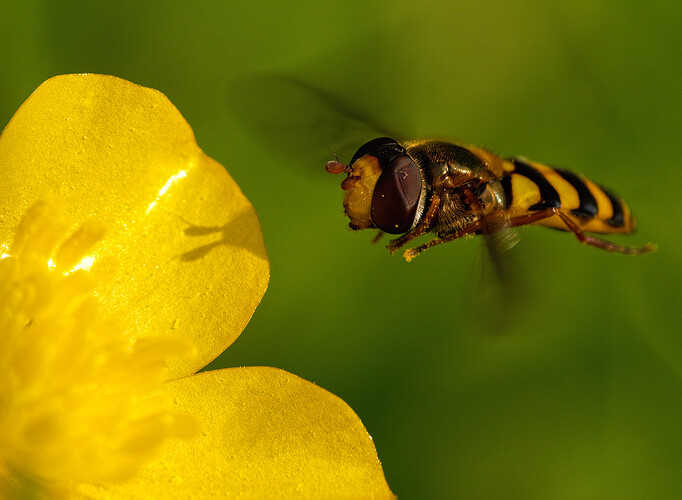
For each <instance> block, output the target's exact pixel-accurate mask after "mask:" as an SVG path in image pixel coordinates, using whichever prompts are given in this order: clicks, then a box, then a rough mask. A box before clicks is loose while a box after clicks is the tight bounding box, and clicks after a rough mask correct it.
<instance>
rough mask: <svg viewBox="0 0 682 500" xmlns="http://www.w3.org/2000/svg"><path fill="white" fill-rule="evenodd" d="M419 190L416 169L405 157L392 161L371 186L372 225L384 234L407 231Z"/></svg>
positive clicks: (415, 211)
mask: <svg viewBox="0 0 682 500" xmlns="http://www.w3.org/2000/svg"><path fill="white" fill-rule="evenodd" d="M421 190H422V176H421V172H420V171H419V167H417V165H416V164H415V163H414V162H413V161H412V159H411V158H410V157H409V156H407V155H402V156H397V157H396V158H394V159H393V160H392V161H391V164H390V165H389V166H388V167H387V168H384V170H383V171H382V172H381V175H380V176H379V179H378V180H377V183H376V186H375V187H374V194H373V195H372V209H371V212H370V213H371V217H372V222H374V225H375V226H377V227H378V228H379V229H381V230H382V231H384V232H386V233H391V234H402V233H405V232H407V231H408V230H409V229H410V228H411V227H412V224H413V223H414V218H415V215H416V213H417V208H418V206H419V196H420V195H421Z"/></svg>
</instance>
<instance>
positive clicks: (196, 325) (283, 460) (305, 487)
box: [0, 75, 392, 498]
mask: <svg viewBox="0 0 682 500" xmlns="http://www.w3.org/2000/svg"><path fill="white" fill-rule="evenodd" d="M45 199H50V200H55V201H53V202H52V203H57V204H58V205H59V207H60V209H59V213H61V214H63V216H64V220H65V221H68V222H63V221H61V220H59V219H58V218H57V217H56V215H55V210H54V209H51V208H50V207H51V206H52V204H43V203H39V201H40V200H45ZM32 207H33V208H32ZM24 214H26V217H24ZM22 217H23V221H22ZM0 254H1V255H0V257H3V258H2V259H0V494H2V492H3V490H2V488H5V492H6V491H14V492H17V491H19V492H21V491H20V489H17V488H19V487H18V486H17V484H18V485H27V484H28V485H29V486H30V487H31V488H36V491H37V492H43V493H45V494H48V495H55V494H58V493H61V494H63V495H65V496H71V497H74V496H76V497H77V496H88V497H95V498H189V497H192V498H201V497H210V498H214V497H236V496H239V497H245V498H265V497H267V498H272V497H308V498H320V497H339V496H345V497H353V498H355V497H374V498H391V497H392V493H391V492H390V490H389V488H388V485H387V484H386V481H385V479H384V476H383V472H382V470H381V466H380V464H379V462H378V459H377V456H376V451H375V448H374V445H373V443H372V441H371V438H370V437H369V435H368V434H367V432H366V430H365V429H364V427H363V426H362V424H361V423H360V421H359V419H358V418H357V416H356V415H355V414H354V413H353V411H352V410H351V409H350V408H349V407H348V406H347V405H346V404H345V403H344V402H343V401H341V400H340V399H338V398H337V397H336V396H334V395H332V394H330V393H328V392H326V391H325V390H323V389H321V388H319V387H317V386H316V385H314V384H311V383H309V382H307V381H305V380H302V379H300V378H298V377H296V376H295V375H292V374H290V373H287V372H284V371H282V370H278V369H275V368H267V367H249V368H231V369H225V370H216V371H211V372H203V373H198V374H197V373H196V372H197V370H199V369H200V368H201V367H203V366H205V365H206V364H207V363H208V362H210V361H211V360H212V359H214V358H215V357H216V356H217V355H218V354H220V352H222V351H223V350H224V349H225V348H226V347H227V346H229V345H230V344H231V343H232V342H233V341H234V340H235V338H236V337H237V336H238V335H239V334H240V333H241V331H242V329H243V328H244V326H245V325H246V323H247V322H248V321H249V319H250V317H251V315H252V314H253V311H254V309H255V307H256V306H257V305H258V303H259V301H260V299H261V297H262V295H263V293H264V292H265V288H266V287H267V282H268V276H269V264H268V259H267V255H266V252H265V248H264V245H263V241H262V235H261V231H260V226H259V223H258V219H257V217H256V214H255V211H254V210H253V207H252V206H251V204H250V203H249V202H248V200H247V199H246V198H245V197H244V195H243V194H242V193H241V191H240V190H239V187H238V186H237V185H236V184H235V183H234V181H233V180H232V179H231V178H230V177H229V175H228V174H227V172H226V171H225V170H224V169H223V168H222V166H220V165H219V164H218V163H216V162H215V161H214V160H212V159H210V158H209V157H207V156H206V155H204V154H203V153H202V152H201V150H200V149H199V148H198V146H197V145H196V142H195V140H194V136H193V134H192V131H191V129H190V127H189V125H188V124H187V123H186V122H185V120H184V119H183V118H182V116H181V115H180V114H179V112H178V111H177V110H176V109H175V108H174V107H173V106H172V104H170V102H169V101H168V100H167V99H166V97H165V96H163V95H162V94H160V93H159V92H156V91H154V90H151V89H147V88H143V87H138V86H136V85H133V84H131V83H129V82H126V81H124V80H120V79H117V78H114V77H110V76H101V75H72V76H61V77H56V78H53V79H51V80H48V81H47V82H45V83H44V84H43V85H41V86H40V87H39V88H38V90H36V91H35V92H34V93H33V95H32V96H31V97H30V98H29V99H28V100H27V101H26V102H25V103H24V104H23V106H22V107H21V108H20V109H19V111H18V112H17V113H16V115H15V116H14V117H13V118H12V121H11V122H10V124H9V125H8V126H7V128H6V129H5V131H4V132H3V134H2V136H1V137H0ZM188 342H191V343H193V344H194V345H195V346H196V353H195V354H196V355H195V356H188V354H190V351H191V348H190V347H189V346H188V345H187V344H188ZM166 361H167V364H168V367H167V369H164V368H163V367H164V365H165V364H166ZM197 429H201V430H200V432H198V431H197ZM174 437H178V438H184V439H166V438H174ZM133 475H134V476H133ZM131 476H133V477H132V478H130V477H131ZM33 493H35V491H31V494H33Z"/></svg>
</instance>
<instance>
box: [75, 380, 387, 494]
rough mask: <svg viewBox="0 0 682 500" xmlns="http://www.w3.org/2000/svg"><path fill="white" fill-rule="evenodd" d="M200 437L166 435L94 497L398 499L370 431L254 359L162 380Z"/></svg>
mask: <svg viewBox="0 0 682 500" xmlns="http://www.w3.org/2000/svg"><path fill="white" fill-rule="evenodd" d="M162 391H163V392H164V394H165V395H166V396H169V399H170V397H171V396H172V399H173V400H174V402H175V407H174V408H173V411H176V412H179V413H191V414H193V415H198V416H199V417H200V419H201V420H202V421H203V425H204V428H203V432H202V433H201V436H200V437H198V438H194V439H191V440H186V441H170V442H168V443H167V445H165V447H164V450H163V452H162V455H161V457H160V458H159V459H157V460H155V461H153V462H151V463H150V464H147V465H146V466H144V467H143V468H142V469H141V470H140V473H139V474H138V475H137V476H136V478H135V479H133V480H132V481H129V482H126V483H122V484H116V485H110V486H107V487H101V486H91V485H81V486H80V487H79V491H80V493H81V494H83V495H84V496H88V495H92V496H94V497H97V498H112V499H113V498H169V499H170V498H194V497H197V498H201V497H211V498H232V497H239V498H292V497H293V498H315V499H319V498H377V499H379V498H394V495H393V494H392V493H391V491H390V489H389V487H388V484H387V483H386V480H385V478H384V474H383V471H382V469H381V465H380V463H379V460H378V458H377V454H376V450H375V448H374V444H373V442H372V439H371V438H370V436H369V435H368V434H367V431H366V430H365V429H364V427H363V426H362V423H361V422H360V420H359V418H358V417H357V415H355V413H353V410H351V408H350V407H349V406H348V405H346V404H345V403H344V402H343V401H342V400H341V399H339V398H338V397H336V396H334V395H333V394H331V393H329V392H327V391H325V390H324V389H322V388H320V387H318V386H316V385H315V384H312V383H310V382H307V381H305V380H303V379H301V378H299V377H297V376H295V375H292V374H291V373H288V372H285V371H283V370H279V369H276V368H266V367H249V368H229V369H225V370H216V371H209V372H205V373H199V374H197V375H194V376H191V377H188V378H184V379H180V380H175V381H172V382H168V383H166V384H164V386H163V388H162Z"/></svg>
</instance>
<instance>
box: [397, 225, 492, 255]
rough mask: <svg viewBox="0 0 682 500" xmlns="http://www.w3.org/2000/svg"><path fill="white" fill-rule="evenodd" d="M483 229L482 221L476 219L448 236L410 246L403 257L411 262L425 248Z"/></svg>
mask: <svg viewBox="0 0 682 500" xmlns="http://www.w3.org/2000/svg"><path fill="white" fill-rule="evenodd" d="M479 229H481V221H480V220H476V221H474V222H472V223H471V224H469V225H468V226H464V227H463V228H462V229H460V230H459V231H457V232H455V233H452V234H448V235H447V236H443V237H442V238H434V239H432V240H431V241H427V242H426V243H424V244H422V245H419V246H416V247H414V248H408V249H407V250H405V251H404V252H403V257H404V258H405V260H406V261H407V262H410V261H411V260H412V259H414V258H415V257H416V256H417V255H419V254H420V253H422V252H423V251H424V250H428V249H429V248H431V247H432V246H435V245H440V244H441V243H447V242H448V241H452V240H456V239H457V238H461V237H462V236H466V235H467V234H474V233H476V231H478V230H479Z"/></svg>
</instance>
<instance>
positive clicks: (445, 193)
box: [326, 137, 655, 261]
mask: <svg viewBox="0 0 682 500" xmlns="http://www.w3.org/2000/svg"><path fill="white" fill-rule="evenodd" d="M326 170H327V171H328V172H329V173H332V174H340V173H346V174H347V176H346V178H345V179H344V180H343V182H342V183H341V187H342V188H343V190H344V191H345V196H344V201H343V205H344V208H345V213H346V215H347V216H348V218H349V219H350V224H349V225H350V228H351V229H354V230H357V229H369V228H377V229H379V231H380V232H379V234H378V236H377V238H375V241H377V240H378V237H379V236H381V235H382V234H383V233H389V234H395V235H401V236H399V237H398V238H396V239H394V240H392V241H391V242H390V243H389V244H388V250H389V252H390V253H391V254H393V253H395V252H396V251H397V250H399V249H401V248H403V247H404V246H405V245H407V244H408V243H409V242H410V241H412V240H413V239H415V238H417V237H419V236H422V235H424V234H426V233H433V234H434V235H435V237H434V238H433V239H431V240H430V241H427V242H426V243H423V244H421V245H418V246H416V247H413V248H410V249H407V250H405V251H404V252H403V256H404V257H405V259H406V260H407V261H410V260H411V259H413V258H414V257H416V256H417V255H419V254H420V253H421V252H423V251H424V250H427V249H428V248H431V247H433V246H435V245H438V244H440V243H445V242H448V241H452V240H456V239H457V238H461V237H463V236H467V235H479V234H483V235H493V234H494V233H497V232H499V231H501V230H503V229H508V228H512V227H515V226H521V225H525V224H538V225H543V226H548V227H552V228H555V229H560V230H563V231H570V232H572V233H573V234H574V235H575V236H576V237H577V239H578V240H579V241H580V242H581V243H584V244H587V245H591V246H594V247H597V248H601V249H603V250H608V251H610V252H619V253H625V254H632V255H638V254H643V253H647V252H650V251H652V250H654V249H655V246H654V245H653V244H651V243H648V244H646V245H645V246H643V247H641V248H635V247H628V246H622V245H618V244H615V243H612V242H610V241H607V240H604V239H601V238H597V237H595V236H591V235H588V234H585V233H586V232H589V233H601V234H613V233H626V234H627V233H632V232H633V231H634V230H635V220H634V218H633V216H632V213H631V211H630V208H629V207H628V206H627V205H626V204H625V202H624V201H623V200H621V199H620V198H618V197H617V196H615V195H614V194H612V193H611V191H609V190H607V189H604V188H602V187H600V186H598V185H597V184H595V183H594V182H592V181H590V180H588V179H586V178H585V177H583V176H580V175H577V174H575V173H573V172H570V171H568V170H563V169H560V168H554V167H549V166H547V165H543V164H539V163H535V162H532V161H529V160H527V159H525V158H521V157H517V158H509V159H507V158H500V157H498V156H496V155H494V154H492V153H490V152H488V151H486V150H484V149H481V148H478V147H474V146H468V145H467V146H464V145H461V144H454V143H450V142H443V141H436V140H417V141H409V142H402V143H401V142H398V141H397V140H395V139H391V138H389V137H380V138H377V139H374V140H371V141H369V142H367V143H366V144H364V145H363V146H361V147H360V149H358V150H357V152H356V153H355V154H354V155H353V157H352V159H351V161H350V163H349V164H348V165H346V164H343V163H341V162H340V161H339V160H338V158H337V159H336V160H333V161H329V162H327V164H326Z"/></svg>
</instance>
